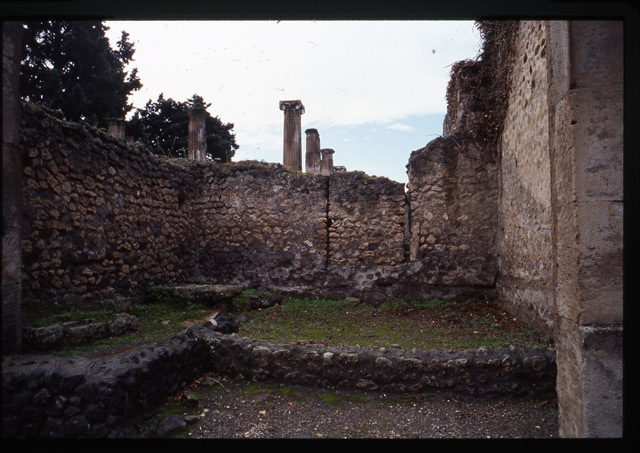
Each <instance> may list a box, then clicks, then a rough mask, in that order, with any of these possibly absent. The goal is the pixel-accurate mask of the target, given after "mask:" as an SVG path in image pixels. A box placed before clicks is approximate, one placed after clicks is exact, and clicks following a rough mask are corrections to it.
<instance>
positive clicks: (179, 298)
mask: <svg viewBox="0 0 640 453" xmlns="http://www.w3.org/2000/svg"><path fill="white" fill-rule="evenodd" d="M242 291H244V287H242V286H240V285H203V284H196V283H193V284H181V285H170V286H153V287H151V288H149V289H148V290H147V297H146V298H145V300H146V301H147V302H150V303H153V302H163V301H172V302H177V303H181V304H185V305H186V304H203V305H206V306H207V307H215V308H228V307H226V306H227V305H228V304H230V303H231V301H232V300H233V299H234V298H235V297H237V296H239V295H240V294H241V293H242Z"/></svg>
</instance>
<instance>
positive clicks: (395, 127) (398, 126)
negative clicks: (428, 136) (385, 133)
mask: <svg viewBox="0 0 640 453" xmlns="http://www.w3.org/2000/svg"><path fill="white" fill-rule="evenodd" d="M385 129H391V130H393V131H401V132H412V131H413V130H414V129H413V127H412V126H409V125H408V124H402V123H393V124H389V125H387V126H385Z"/></svg>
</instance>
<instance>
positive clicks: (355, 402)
mask: <svg viewBox="0 0 640 453" xmlns="http://www.w3.org/2000/svg"><path fill="white" fill-rule="evenodd" d="M194 394H197V395H198V398H194V396H193V395H194ZM186 395H190V398H188V397H187V396H186ZM196 400H197V401H196ZM189 405H191V407H188V406H189ZM171 406H173V409H177V410H174V412H173V413H171V414H169V415H167V414H168V413H169V412H171V409H172V408H171ZM178 406H179V407H178ZM556 407H557V406H556V401H551V400H535V399H530V398H529V399H521V398H520V399H513V398H491V399H486V398H482V399H479V398H471V397H466V396H458V395H443V394H433V395H413V396H403V395H389V394H382V393H372V392H338V391H335V390H331V389H317V388H307V387H301V386H290V387H283V386H278V385H277V384H274V385H266V384H257V383H255V382H251V383H245V382H237V381H230V380H221V378H216V379H214V380H213V381H212V380H209V382H208V383H207V378H204V379H203V380H202V381H201V382H200V385H197V384H196V385H194V386H193V388H192V389H191V390H188V391H187V392H185V393H184V394H182V395H181V396H179V397H176V398H174V399H173V400H172V401H170V402H169V403H168V406H167V408H165V410H164V411H162V412H161V413H159V414H158V415H157V416H156V417H155V418H154V419H152V420H151V422H150V423H148V424H147V428H146V434H145V436H146V437H163V438H164V437H180V438H190V439H237V438H245V439H246V438H253V439H382V438H384V439H393V438H396V439H429V438H431V439H456V438H459V439H496V438H556V437H558V419H557V409H556Z"/></svg>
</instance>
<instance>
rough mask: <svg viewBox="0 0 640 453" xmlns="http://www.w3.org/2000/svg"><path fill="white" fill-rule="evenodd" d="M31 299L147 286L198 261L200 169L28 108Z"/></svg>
mask: <svg viewBox="0 0 640 453" xmlns="http://www.w3.org/2000/svg"><path fill="white" fill-rule="evenodd" d="M21 146H22V152H23V163H24V216H23V236H22V237H23V240H22V250H23V260H24V261H23V262H24V291H25V298H27V299H29V300H39V301H42V302H43V303H46V301H48V300H55V299H56V298H65V297H66V298H76V299H86V298H99V297H106V296H111V295H114V294H124V295H129V294H139V293H140V291H141V290H142V289H143V288H142V287H144V286H151V285H153V284H157V283H169V282H180V281H184V280H185V279H189V278H190V277H191V275H193V273H194V269H195V268H196V261H195V256H196V255H195V250H194V248H193V243H194V238H195V224H194V217H193V216H192V215H191V211H190V210H191V208H190V205H189V203H187V202H186V200H187V198H188V197H189V195H190V194H189V191H190V190H192V189H191V185H190V184H189V181H190V180H191V174H192V171H191V170H190V169H191V168H192V167H191V166H190V165H188V164H186V163H181V164H173V163H171V162H164V161H160V160H159V159H156V158H154V157H153V156H151V155H150V154H148V153H147V152H146V150H145V149H144V148H142V147H140V146H137V145H130V144H125V143H124V142H122V141H119V140H117V139H115V138H113V137H111V136H110V135H108V134H106V133H104V132H101V131H99V130H96V129H92V128H88V127H84V126H81V125H77V124H73V123H67V122H63V121H60V120H58V119H57V118H54V117H52V116H51V115H50V114H49V113H47V112H45V111H43V110H40V109H37V108H36V109H33V108H32V107H29V106H24V108H23V123H22V130H21Z"/></svg>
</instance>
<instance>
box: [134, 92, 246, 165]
mask: <svg viewBox="0 0 640 453" xmlns="http://www.w3.org/2000/svg"><path fill="white" fill-rule="evenodd" d="M210 106H211V104H207V103H206V102H205V101H204V99H203V98H202V97H201V96H198V95H197V94H194V95H193V97H191V98H190V99H188V100H187V101H186V102H177V101H174V100H173V99H171V98H169V99H165V98H164V94H160V96H158V100H157V101H155V102H152V101H151V100H149V102H147V104H146V106H145V108H144V109H137V110H136V112H135V113H134V115H133V117H132V118H131V120H130V121H129V122H128V124H127V136H128V137H131V138H133V139H136V140H139V141H141V142H142V143H144V144H145V145H146V146H147V147H148V148H149V149H150V150H151V152H152V153H154V154H157V155H160V156H166V157H186V156H187V149H188V144H189V111H190V110H191V109H193V108H204V109H205V111H206V109H207V108H209V107H210ZM205 126H206V133H207V156H208V157H209V158H211V159H216V158H218V159H220V160H221V161H222V162H230V161H231V158H232V157H233V155H234V154H235V152H236V150H237V149H238V148H239V146H238V144H237V143H236V139H235V135H234V134H233V123H226V124H224V123H223V122H222V121H220V119H219V118H218V117H212V116H211V114H210V113H209V112H206V119H205Z"/></svg>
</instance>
